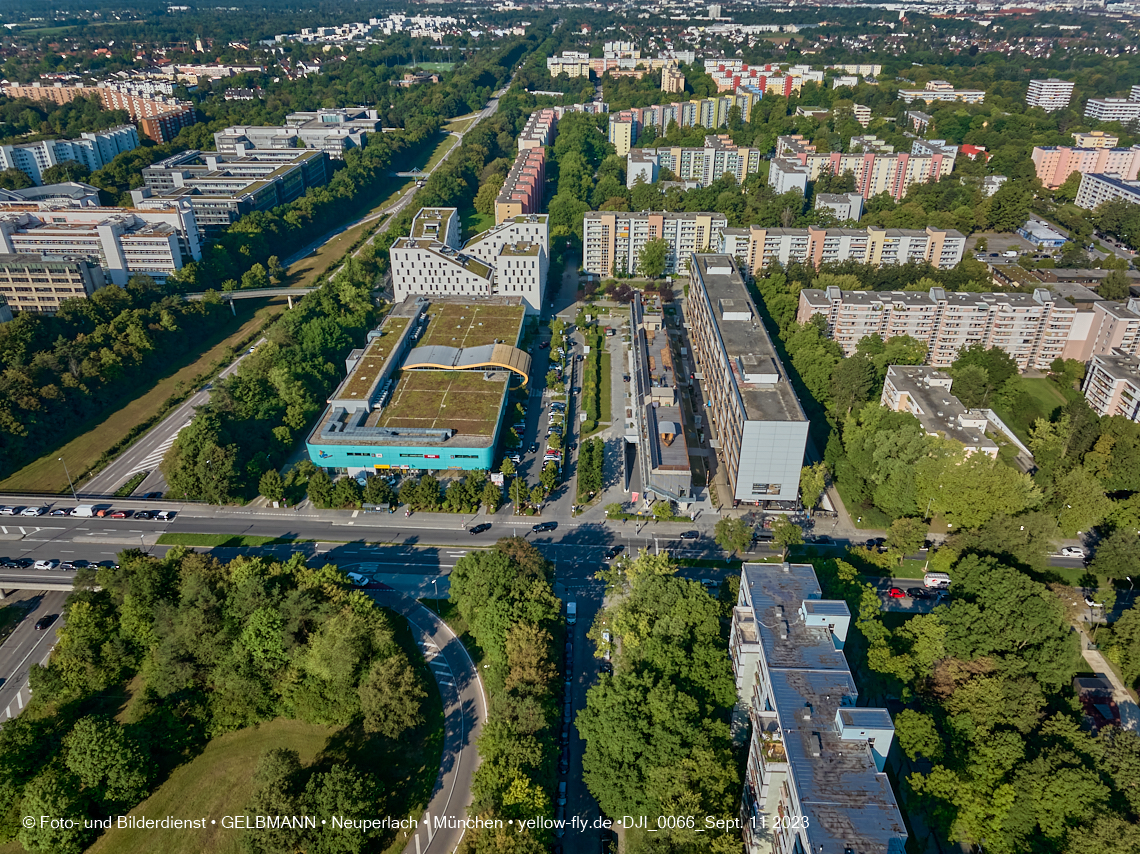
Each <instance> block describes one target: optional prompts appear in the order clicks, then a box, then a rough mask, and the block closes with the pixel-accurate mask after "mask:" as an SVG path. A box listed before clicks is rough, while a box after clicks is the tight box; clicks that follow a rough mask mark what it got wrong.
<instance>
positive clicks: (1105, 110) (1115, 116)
mask: <svg viewBox="0 0 1140 854" xmlns="http://www.w3.org/2000/svg"><path fill="white" fill-rule="evenodd" d="M1085 118H1086V119H1096V120H1097V121H1098V122H1120V123H1121V124H1122V125H1126V124H1128V123H1129V122H1133V121H1136V119H1138V118H1140V100H1137V99H1135V98H1089V99H1088V101H1086V102H1085Z"/></svg>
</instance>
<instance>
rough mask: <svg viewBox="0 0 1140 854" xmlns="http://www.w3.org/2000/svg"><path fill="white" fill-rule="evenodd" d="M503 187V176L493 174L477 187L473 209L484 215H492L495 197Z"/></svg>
mask: <svg viewBox="0 0 1140 854" xmlns="http://www.w3.org/2000/svg"><path fill="white" fill-rule="evenodd" d="M502 188H503V178H502V177H500V176H495V177H494V178H491V179H490V180H489V181H487V182H486V183H485V184H483V185H482V186H481V187H480V188H479V192H478V193H476V194H475V211H476V213H481V214H483V215H484V216H493V215H494V213H495V199H496V198H497V197H498V195H499V191H500V190H501V189H502Z"/></svg>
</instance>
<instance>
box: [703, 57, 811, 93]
mask: <svg viewBox="0 0 1140 854" xmlns="http://www.w3.org/2000/svg"><path fill="white" fill-rule="evenodd" d="M705 73H706V74H708V75H710V76H711V77H712V79H713V82H714V83H716V89H717V91H718V92H735V91H736V90H737V89H738V88H740V87H741V86H749V87H752V88H754V89H756V90H757V91H759V92H762V93H766V94H772V95H781V96H783V97H785V98H790V97H791V96H792V95H793V94H795V93H797V92H799V91H800V89H801V88H802V87H803V84H804V82H805V79H807V78H805V75H804V74H803V73H802V71H801V72H799V73H796V72H795V71H788V72H786V73H785V72H784V71H783V70H782V69H781V68H780V67H779V66H778V65H763V66H749V65H748V64H747V63H746V62H742V61H741V60H739V59H706V60H705ZM819 77H820V81H819V82H822V79H823V72H819Z"/></svg>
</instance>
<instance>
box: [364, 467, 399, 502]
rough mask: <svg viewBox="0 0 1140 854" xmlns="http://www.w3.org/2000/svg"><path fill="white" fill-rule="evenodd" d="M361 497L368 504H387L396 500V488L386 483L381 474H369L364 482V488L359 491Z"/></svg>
mask: <svg viewBox="0 0 1140 854" xmlns="http://www.w3.org/2000/svg"><path fill="white" fill-rule="evenodd" d="M361 498H362V499H363V500H364V501H366V502H368V503H369V504H378V505H381V506H382V505H384V504H387V505H389V506H391V505H393V504H395V503H396V502H397V500H398V499H397V496H396V490H394V489H393V488H392V485H391V484H390V483H388V481H387V480H385V479H384V477H382V476H381V475H378V474H370V475H368V479H367V480H366V481H365V482H364V490H363V492H362V493H361Z"/></svg>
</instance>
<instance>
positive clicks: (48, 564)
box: [32, 558, 59, 569]
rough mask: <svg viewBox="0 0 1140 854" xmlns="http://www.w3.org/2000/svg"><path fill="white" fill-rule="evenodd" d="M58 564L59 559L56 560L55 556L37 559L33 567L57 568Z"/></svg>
mask: <svg viewBox="0 0 1140 854" xmlns="http://www.w3.org/2000/svg"><path fill="white" fill-rule="evenodd" d="M57 566H59V561H58V560H55V559H54V558H50V559H48V560H37V561H36V562H35V565H34V566H33V567H32V568H33V569H55V568H56V567H57Z"/></svg>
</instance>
